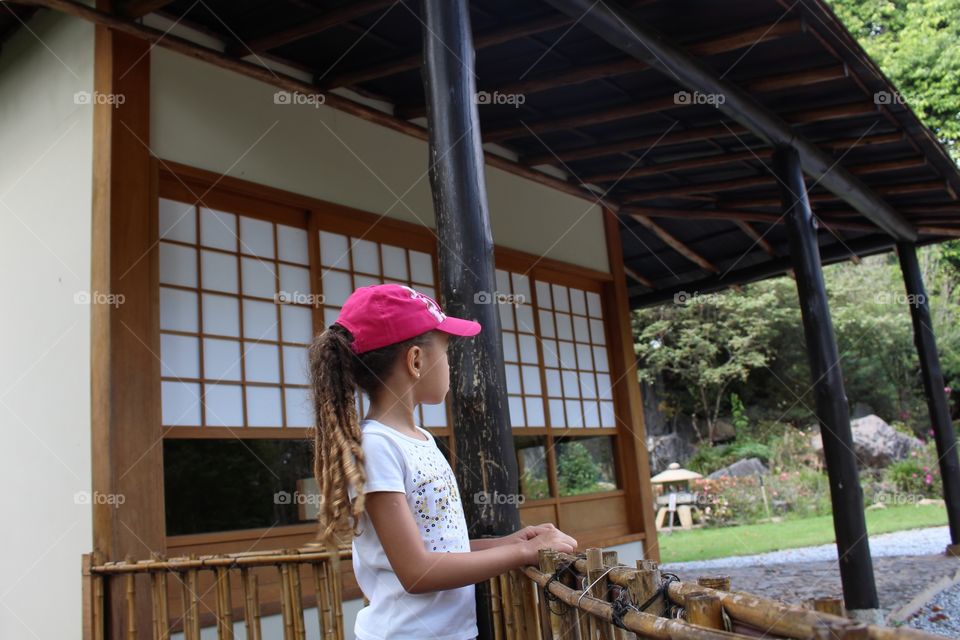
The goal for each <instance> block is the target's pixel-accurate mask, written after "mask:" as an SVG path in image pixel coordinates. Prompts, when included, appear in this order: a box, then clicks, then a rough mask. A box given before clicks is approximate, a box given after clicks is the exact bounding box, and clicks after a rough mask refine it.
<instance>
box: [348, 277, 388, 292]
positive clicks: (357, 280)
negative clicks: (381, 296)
mask: <svg viewBox="0 0 960 640" xmlns="http://www.w3.org/2000/svg"><path fill="white" fill-rule="evenodd" d="M374 284H383V280H381V279H380V276H365V275H363V274H360V273H357V274H354V276H353V286H354V287H356V288H357V289H359V288H360V287H369V286H371V285H374Z"/></svg>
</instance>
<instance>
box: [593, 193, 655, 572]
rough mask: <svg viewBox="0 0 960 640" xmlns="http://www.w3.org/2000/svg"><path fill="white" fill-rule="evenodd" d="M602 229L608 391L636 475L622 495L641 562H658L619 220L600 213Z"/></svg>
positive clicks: (621, 448)
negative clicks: (637, 535) (639, 537)
mask: <svg viewBox="0 0 960 640" xmlns="http://www.w3.org/2000/svg"><path fill="white" fill-rule="evenodd" d="M603 228H604V237H605V239H606V244H607V256H608V260H609V264H610V273H611V274H612V275H613V281H611V282H607V283H604V286H603V295H602V297H601V300H602V301H603V305H604V309H603V316H604V322H605V324H606V327H607V335H608V336H610V367H611V375H612V376H613V379H614V380H615V382H614V384H613V389H612V391H613V397H614V406H615V408H616V412H617V416H618V418H619V419H618V420H617V436H618V437H617V449H618V451H617V456H618V457H619V462H620V468H621V469H624V470H635V473H624V484H625V486H624V490H625V491H626V494H627V497H628V500H627V508H628V511H627V518H628V521H629V524H630V530H631V531H642V532H643V535H644V538H643V557H644V558H645V559H647V560H655V561H659V560H660V546H659V545H658V544H657V527H656V522H655V519H654V517H653V514H654V500H653V489H652V485H651V484H650V459H649V455H650V454H649V451H648V450H647V437H646V426H645V424H644V413H643V397H642V395H641V393H640V385H639V384H638V383H637V354H636V352H635V351H634V346H633V326H632V323H631V321H630V319H631V315H632V314H631V313H630V300H629V296H628V295H627V283H626V279H625V277H624V276H625V274H626V271H627V268H626V267H625V266H624V261H623V246H622V244H621V239H620V221H619V220H618V217H617V214H615V213H614V212H612V211H610V210H608V209H604V210H603ZM650 284H651V285H652V283H650ZM645 286H646V285H645ZM650 288H653V287H650Z"/></svg>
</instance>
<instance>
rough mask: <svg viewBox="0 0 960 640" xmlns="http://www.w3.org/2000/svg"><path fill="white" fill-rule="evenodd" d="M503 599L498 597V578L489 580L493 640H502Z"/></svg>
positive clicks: (503, 625) (494, 577)
mask: <svg viewBox="0 0 960 640" xmlns="http://www.w3.org/2000/svg"><path fill="white" fill-rule="evenodd" d="M503 615H504V614H503V597H502V596H501V595H500V576H493V577H492V578H490V618H491V620H490V621H491V623H492V624H493V638H494V640H504V627H505V626H506V625H505V624H504V620H503Z"/></svg>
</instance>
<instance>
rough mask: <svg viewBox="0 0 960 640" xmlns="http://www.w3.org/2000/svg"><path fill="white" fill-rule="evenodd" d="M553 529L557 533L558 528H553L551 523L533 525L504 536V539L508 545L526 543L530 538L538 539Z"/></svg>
mask: <svg viewBox="0 0 960 640" xmlns="http://www.w3.org/2000/svg"><path fill="white" fill-rule="evenodd" d="M551 529H552V530H554V531H557V528H556V527H555V526H553V523H551V522H545V523H543V524H532V525H529V526H526V527H524V528H523V529H519V530H517V531H514V532H513V533H511V534H510V535H508V536H504V537H503V539H504V542H507V543H510V542H526V541H527V540H529V539H530V538H535V537H537V535H539V534H541V533H545V532H547V531H550V530H551Z"/></svg>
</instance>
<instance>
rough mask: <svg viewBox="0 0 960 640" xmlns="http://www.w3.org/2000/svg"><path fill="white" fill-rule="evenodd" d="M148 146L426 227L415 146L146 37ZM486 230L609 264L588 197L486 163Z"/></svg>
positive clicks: (516, 244)
mask: <svg viewBox="0 0 960 640" xmlns="http://www.w3.org/2000/svg"><path fill="white" fill-rule="evenodd" d="M151 62H152V64H151V73H152V75H153V80H152V90H151V105H150V106H151V137H152V142H151V146H152V147H153V151H154V153H155V154H156V155H157V156H158V157H160V158H163V159H166V160H174V161H176V162H180V163H183V164H187V165H191V166H195V167H199V168H202V169H207V170H210V171H214V172H217V173H227V174H229V175H231V176H234V177H237V178H242V179H245V180H250V181H252V182H256V183H260V184H264V185H268V186H271V187H277V188H280V189H285V190H288V191H292V192H295V193H300V194H304V195H307V196H311V197H315V198H319V199H323V200H328V201H332V202H336V203H339V204H344V205H348V206H352V207H356V208H358V209H362V210H365V211H370V212H372V213H376V214H383V215H387V216H390V217H393V218H399V219H401V220H407V221H409V222H414V223H417V224H424V225H428V226H431V227H432V226H434V216H433V206H432V204H431V200H430V180H429V176H428V174H427V145H426V143H425V142H424V141H422V140H417V139H414V138H411V137H410V136H406V135H403V134H401V133H398V132H395V131H392V130H390V129H386V128H383V127H380V126H377V125H374V124H371V123H368V122H366V121H364V120H361V119H359V118H356V117H354V116H350V115H347V114H345V113H342V112H339V111H336V110H334V109H331V108H328V107H325V106H319V107H313V106H310V105H284V104H275V103H274V99H273V96H274V93H275V89H274V88H273V87H271V86H268V85H265V84H263V83H260V82H257V81H254V80H251V79H248V78H245V77H243V76H240V75H238V74H235V73H231V72H228V71H224V70H221V69H218V68H216V67H213V66H211V65H209V64H205V63H203V62H199V61H197V60H194V59H192V58H187V57H185V56H181V55H178V54H175V53H172V52H169V51H166V50H164V49H161V48H155V49H154V50H153V53H152V59H151ZM486 176H487V192H488V197H489V204H490V218H491V226H492V229H493V236H494V241H495V242H496V243H497V244H498V245H502V246H505V247H510V248H513V249H520V250H522V251H526V252H528V253H533V254H536V255H545V256H548V257H550V258H554V259H556V260H561V261H564V262H570V263H572V264H577V265H581V266H586V267H591V268H593V269H597V270H600V271H609V265H608V262H607V254H606V245H605V242H604V233H603V222H602V219H601V217H600V211H599V208H598V207H596V206H593V205H591V203H590V202H588V201H586V200H583V199H581V198H576V197H573V196H570V195H567V194H564V193H560V192H558V191H556V190H554V189H551V188H549V187H545V186H543V185H540V184H537V183H534V182H530V181H529V180H525V179H523V178H520V177H518V176H515V175H513V174H509V173H506V172H504V171H501V170H499V169H494V168H490V167H488V168H487V173H486Z"/></svg>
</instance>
